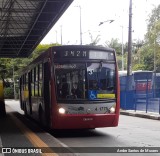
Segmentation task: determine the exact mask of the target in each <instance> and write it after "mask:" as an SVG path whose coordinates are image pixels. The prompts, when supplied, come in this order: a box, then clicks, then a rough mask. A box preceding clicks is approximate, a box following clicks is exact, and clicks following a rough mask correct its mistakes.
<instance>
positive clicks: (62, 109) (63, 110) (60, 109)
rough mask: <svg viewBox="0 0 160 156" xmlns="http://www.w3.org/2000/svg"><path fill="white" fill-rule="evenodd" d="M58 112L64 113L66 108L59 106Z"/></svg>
mask: <svg viewBox="0 0 160 156" xmlns="http://www.w3.org/2000/svg"><path fill="white" fill-rule="evenodd" d="M58 111H59V114H65V112H66V110H65V109H64V108H59V110H58Z"/></svg>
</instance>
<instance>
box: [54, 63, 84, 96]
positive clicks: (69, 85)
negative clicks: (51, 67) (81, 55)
mask: <svg viewBox="0 0 160 156" xmlns="http://www.w3.org/2000/svg"><path fill="white" fill-rule="evenodd" d="M55 72H56V75H57V76H56V86H57V98H58V99H73V98H80V99H84V98H85V97H84V96H85V64H80V63H75V64H56V65H55ZM75 94H77V95H75Z"/></svg>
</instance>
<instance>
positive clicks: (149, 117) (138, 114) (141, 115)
mask: <svg viewBox="0 0 160 156" xmlns="http://www.w3.org/2000/svg"><path fill="white" fill-rule="evenodd" d="M120 114H122V115H128V116H134V117H140V118H147V119H152V120H160V115H152V114H147V113H146V114H143V113H138V112H126V111H121V112H120Z"/></svg>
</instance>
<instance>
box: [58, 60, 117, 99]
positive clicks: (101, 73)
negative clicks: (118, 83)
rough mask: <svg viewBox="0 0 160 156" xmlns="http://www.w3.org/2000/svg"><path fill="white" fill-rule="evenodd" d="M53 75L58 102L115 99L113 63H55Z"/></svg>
mask: <svg viewBox="0 0 160 156" xmlns="http://www.w3.org/2000/svg"><path fill="white" fill-rule="evenodd" d="M55 75H56V92H57V99H58V100H61V99H66V100H67V99H68V100H71V99H79V100H80V99H82V100H102V99H108V98H109V99H114V98H115V64H113V63H104V62H99V63H93V62H88V63H64V64H63V63H56V64H55Z"/></svg>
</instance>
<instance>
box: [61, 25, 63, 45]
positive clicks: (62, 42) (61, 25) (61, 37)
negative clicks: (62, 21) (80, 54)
mask: <svg viewBox="0 0 160 156" xmlns="http://www.w3.org/2000/svg"><path fill="white" fill-rule="evenodd" d="M62 44H63V41H62V25H61V45H62Z"/></svg>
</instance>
